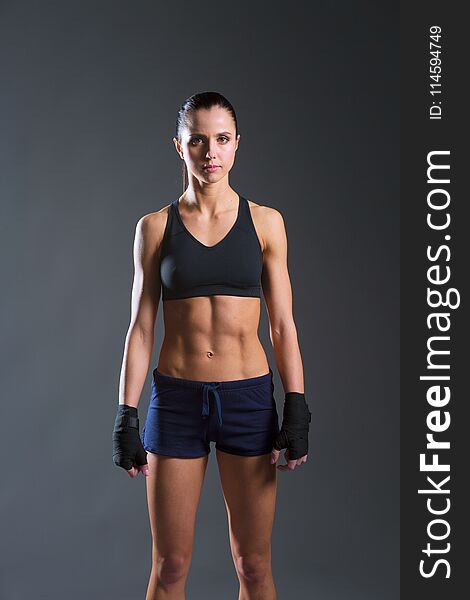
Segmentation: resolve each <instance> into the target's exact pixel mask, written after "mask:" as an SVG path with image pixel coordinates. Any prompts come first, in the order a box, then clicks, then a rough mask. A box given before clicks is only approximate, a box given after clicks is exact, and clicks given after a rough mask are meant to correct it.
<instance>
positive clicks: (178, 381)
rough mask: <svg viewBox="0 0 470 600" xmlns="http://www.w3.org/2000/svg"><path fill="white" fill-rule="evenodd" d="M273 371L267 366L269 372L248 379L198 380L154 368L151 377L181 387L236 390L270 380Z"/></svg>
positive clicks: (156, 380)
mask: <svg viewBox="0 0 470 600" xmlns="http://www.w3.org/2000/svg"><path fill="white" fill-rule="evenodd" d="M272 376H273V372H272V369H271V367H269V372H268V373H265V374H264V375H258V376H257V377H249V378H248V379H232V380H228V381H199V380H196V379H183V378H181V377H171V376H170V375H164V374H163V373H160V372H159V371H158V370H157V369H156V368H155V369H154V370H153V377H154V380H155V382H156V383H158V382H160V383H167V384H171V385H178V386H181V387H187V388H193V389H203V388H205V387H207V386H214V385H217V388H218V389H221V390H236V389H239V388H247V387H253V386H256V385H260V384H262V383H265V382H267V381H271V380H272Z"/></svg>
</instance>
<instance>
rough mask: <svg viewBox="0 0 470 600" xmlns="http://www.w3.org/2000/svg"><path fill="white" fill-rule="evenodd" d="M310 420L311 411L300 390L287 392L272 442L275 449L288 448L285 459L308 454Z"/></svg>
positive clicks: (293, 458) (294, 458)
mask: <svg viewBox="0 0 470 600" xmlns="http://www.w3.org/2000/svg"><path fill="white" fill-rule="evenodd" d="M311 420H312V413H311V412H310V410H309V409H308V404H307V403H306V402H305V395H304V394H302V393H301V392H287V393H286V394H285V400H284V410H283V419H282V426H281V431H280V432H279V434H278V436H277V438H276V440H275V442H274V448H276V450H282V449H283V448H287V449H288V450H289V456H288V458H287V460H296V459H297V458H301V457H302V456H305V455H306V454H308V430H309V423H310V421H311Z"/></svg>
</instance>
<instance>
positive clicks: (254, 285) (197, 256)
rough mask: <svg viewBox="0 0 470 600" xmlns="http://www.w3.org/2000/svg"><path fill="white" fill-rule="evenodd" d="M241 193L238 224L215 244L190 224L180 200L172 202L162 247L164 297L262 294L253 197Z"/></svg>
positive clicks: (253, 295) (161, 263) (161, 273)
mask: <svg viewBox="0 0 470 600" xmlns="http://www.w3.org/2000/svg"><path fill="white" fill-rule="evenodd" d="M238 198H239V200H238V212H237V218H236V220H235V223H234V224H233V226H232V228H231V229H230V231H229V232H228V233H227V234H226V235H225V236H224V237H223V238H222V239H221V240H220V241H219V242H217V243H216V244H214V245H213V246H206V245H205V244H203V243H202V242H200V241H199V240H198V239H197V238H195V237H194V236H193V235H192V233H190V232H189V231H188V229H186V226H185V225H184V223H183V219H182V218H181V215H180V213H179V208H178V206H179V200H178V199H176V200H174V201H173V202H172V203H171V204H170V207H169V210H168V218H167V222H166V226H165V231H164V234H163V239H162V243H161V250H160V279H161V284H162V301H163V302H164V301H165V300H175V299H178V298H192V297H195V296H213V295H219V294H220V295H228V296H251V297H258V298H259V297H261V283H260V280H261V272H262V269H263V254H262V249H261V245H260V243H259V239H258V236H257V234H256V230H255V227H254V224H253V219H252V217H251V211H250V206H249V204H248V200H246V198H243V196H240V195H238Z"/></svg>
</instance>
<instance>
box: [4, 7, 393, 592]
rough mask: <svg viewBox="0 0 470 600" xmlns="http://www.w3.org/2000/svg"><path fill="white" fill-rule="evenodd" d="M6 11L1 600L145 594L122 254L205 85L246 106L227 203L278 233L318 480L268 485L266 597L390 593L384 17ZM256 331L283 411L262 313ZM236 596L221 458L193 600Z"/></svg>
mask: <svg viewBox="0 0 470 600" xmlns="http://www.w3.org/2000/svg"><path fill="white" fill-rule="evenodd" d="M0 17H1V18H0V68H1V88H2V91H1V100H0V101H1V105H0V119H1V123H0V125H1V127H0V130H1V136H0V157H1V158H0V160H1V180H0V186H1V188H0V193H1V209H0V210H1V213H0V217H1V219H0V223H1V225H0V226H1V240H2V246H3V251H2V266H1V268H2V272H1V282H2V296H1V297H2V311H1V335H2V342H3V343H2V345H1V352H2V360H1V369H2V372H1V381H2V386H1V388H2V415H3V416H2V421H3V423H2V435H1V444H2V448H1V457H2V467H3V469H2V486H1V496H0V502H1V505H0V510H1V516H2V522H1V531H2V534H1V536H0V540H1V541H0V551H1V561H0V598H1V599H2V600H23V599H24V598H28V597H34V598H37V599H39V600H42V599H44V600H59V599H60V600H63V599H64V598H67V599H68V600H74V599H82V598H87V599H100V600H102V599H103V598H113V599H116V600H118V599H123V600H124V599H129V598H136V599H137V598H144V593H145V589H146V586H147V581H148V576H149V572H150V560H151V554H150V551H151V537H150V529H149V522H148V515H147V506H146V497H145V481H144V479H143V477H141V476H139V478H138V479H136V480H131V479H130V478H129V477H128V476H127V475H126V474H125V473H124V472H123V471H121V470H120V469H118V468H117V467H115V466H114V465H113V463H112V458H111V432H112V426H113V423H114V416H115V409H116V404H117V401H118V398H117V391H118V378H119V371H120V367H121V360H122V352H123V347H124V337H125V334H126V331H127V327H128V325H129V317H130V292H131V284H132V275H133V264H132V241H133V235H134V228H135V224H136V222H137V220H138V219H139V218H140V217H141V216H142V215H143V214H146V213H148V212H151V211H154V210H158V209H159V208H161V207H162V206H164V205H165V204H168V203H169V202H171V201H172V200H173V199H174V198H176V197H177V196H178V195H179V194H180V193H181V171H180V167H181V163H180V160H179V159H178V156H177V154H176V152H175V150H174V147H173V144H172V142H171V138H172V136H173V134H174V121H175V118H176V112H177V110H178V108H179V106H180V104H181V102H182V101H183V100H184V99H185V98H186V97H187V96H189V95H191V94H193V93H195V92H198V91H204V90H217V91H219V92H221V93H222V94H224V95H226V96H227V98H228V99H229V100H230V101H231V102H232V103H233V105H234V107H235V110H236V111H237V116H238V119H239V128H240V133H241V141H240V147H239V150H238V153H237V160H236V163H235V165H234V168H233V170H232V172H231V174H230V183H231V185H232V187H233V188H234V189H235V190H236V191H238V192H240V193H241V194H243V195H244V196H247V197H249V198H250V199H252V200H254V201H255V202H258V203H261V204H267V205H269V206H273V207H276V208H277V209H279V210H280V211H281V212H282V214H283V215H284V218H285V222H286V226H287V232H288V239H289V268H290V274H291V279H292V285H293V290H294V311H295V312H294V316H295V320H296V324H297V328H298V333H299V341H300V346H301V350H302V356H303V362H304V368H305V387H306V395H307V399H308V402H309V405H310V408H311V411H312V413H313V417H312V423H311V437H310V440H311V442H310V452H309V460H308V462H307V463H306V465H303V466H302V467H301V468H300V469H297V470H296V471H294V472H293V473H279V492H278V504H277V511H276V519H275V525H274V533H273V569H274V577H275V582H276V586H277V591H278V598H279V599H280V600H291V599H292V600H295V599H298V598H315V599H316V600H330V599H331V600H333V599H334V600H353V599H356V598H357V599H361V600H367V599H371V600H377V598H380V599H381V600H388V599H396V598H398V597H399V591H398V584H399V553H398V551H399V539H398V536H399V527H398V526H399V428H398V425H399V346H398V343H399V327H398V326H399V271H398V269H399V204H398V189H399V171H398V169H399V166H398V165H399V154H398V142H399V137H398V136H399V132H398V125H399V114H398V90H399V87H398V29H397V27H398V3H394V2H381V3H375V2H372V1H370V2H365V1H354V2H350V1H349V0H343V1H337V2H334V3H332V2H323V1H317V2H314V3H312V2H307V1H306V0H303V1H297V2H290V3H285V2H272V1H270V2H254V3H252V4H251V5H248V4H244V3H234V2H223V1H222V2H221V1H219V2H217V3H195V2H189V1H185V2H178V3H175V4H174V5H173V6H172V5H171V4H170V3H169V2H165V3H163V2H150V1H148V0H146V1H144V0H141V1H139V2H131V1H128V2H123V1H115V0H113V1H112V2H110V1H100V2H96V1H95V2H85V1H80V2H74V1H72V2H71V1H68V2H58V1H57V2H51V1H46V2H23V1H15V2H13V1H12V2H5V1H4V2H2V3H1V4H0ZM260 337H261V339H262V342H263V344H264V347H265V349H266V351H267V353H268V358H269V360H270V363H271V365H272V367H273V370H274V371H275V391H276V398H277V402H278V408H279V410H281V406H282V404H281V403H282V398H283V394H282V386H281V384H280V379H279V376H278V373H277V370H276V368H275V362H274V357H273V352H272V347H271V345H270V342H269V335H268V325H267V319H266V313H265V309H264V308H263V315H262V322H261V326H260ZM161 340H162V320H161V307H160V308H159V314H158V322H157V338H156V344H155V350H156V352H157V351H158V350H159V348H160V343H161ZM152 364H153V365H155V364H156V355H154V360H153V363H152ZM150 375H151V373H150V371H149V377H148V380H147V383H146V385H145V387H144V391H143V394H142V398H141V402H140V405H139V413H140V414H141V415H142V416H144V415H145V414H146V410H147V406H148V399H149V393H150ZM237 589H238V585H237V579H236V575H235V571H234V568H233V565H232V562H231V557H230V551H229V540H228V531H227V521H226V515H225V508H224V504H223V498H222V493H221V488H220V483H219V478H218V471H217V466H216V461H215V450H214V448H213V445H212V452H211V455H210V461H209V466H208V471H207V476H206V481H205V485H204V489H203V494H202V499H201V503H200V507H199V511H198V517H197V529H196V537H195V544H194V555H193V562H192V566H191V571H190V575H189V579H188V584H187V594H188V598H189V599H190V600H198V599H203V598H204V599H208V600H216V599H217V600H219V599H220V598H227V599H230V598H233V599H235V598H236V597H237Z"/></svg>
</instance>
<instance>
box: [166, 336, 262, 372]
mask: <svg viewBox="0 0 470 600" xmlns="http://www.w3.org/2000/svg"><path fill="white" fill-rule="evenodd" d="M157 370H158V371H159V372H160V373H162V374H166V375H169V376H171V377H181V378H184V379H193V380H200V381H228V380H236V379H248V378H250V377H258V376H260V375H265V374H266V373H268V372H269V363H268V360H267V357H266V353H265V351H264V348H263V346H262V344H261V342H260V340H259V338H258V337H257V336H255V338H254V339H252V340H249V341H247V340H242V341H240V340H237V341H235V340H232V341H231V342H230V343H223V342H221V341H220V340H219V341H218V342H215V341H214V340H212V343H209V342H208V343H199V344H196V345H192V344H190V345H188V344H181V343H177V342H175V341H172V340H171V339H170V338H167V337H166V338H165V340H164V342H163V344H162V347H161V350H160V355H159V359H158V364H157Z"/></svg>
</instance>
